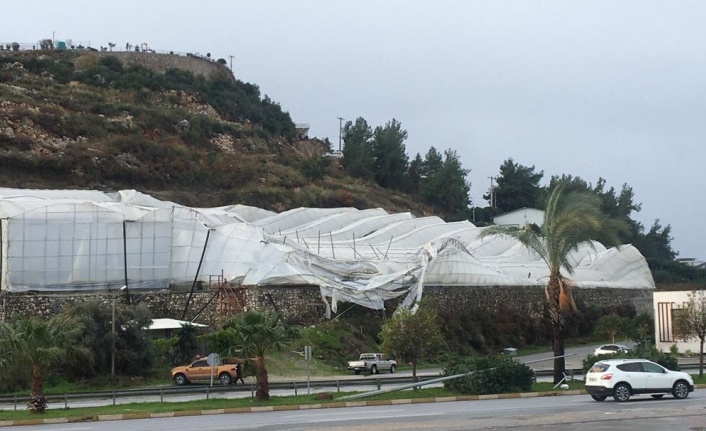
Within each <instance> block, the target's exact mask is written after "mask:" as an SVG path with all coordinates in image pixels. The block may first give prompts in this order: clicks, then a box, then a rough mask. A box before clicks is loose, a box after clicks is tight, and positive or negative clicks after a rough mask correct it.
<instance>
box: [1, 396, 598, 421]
mask: <svg viewBox="0 0 706 431" xmlns="http://www.w3.org/2000/svg"><path fill="white" fill-rule="evenodd" d="M585 393H586V391H585V390H583V389H574V390H570V391H550V392H523V393H513V394H490V395H459V396H456V397H436V398H408V399H398V400H372V401H346V402H331V403H325V404H321V403H319V404H300V405H297V404H293V405H282V406H264V407H235V408H231V409H213V410H183V411H175V412H162V413H125V414H114V415H95V416H69V417H64V418H48V419H21V420H14V421H0V427H11V426H23V425H48V424H66V423H78V422H104V421H119V420H130V419H158V418H170V417H181V416H209V415H223V414H237V413H256V412H276V411H291V410H321V409H336V408H346V407H369V406H389V405H397V404H421V403H444V402H453V401H479V400H499V399H510V398H537V397H554V396H562V395H581V394H585Z"/></svg>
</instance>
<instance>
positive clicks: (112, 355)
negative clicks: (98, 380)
mask: <svg viewBox="0 0 706 431" xmlns="http://www.w3.org/2000/svg"><path fill="white" fill-rule="evenodd" d="M110 325H111V336H110V339H111V342H112V347H111V349H110V377H115V292H113V306H112V312H111V318H110Z"/></svg>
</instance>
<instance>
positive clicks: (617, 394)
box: [613, 383, 630, 403]
mask: <svg viewBox="0 0 706 431" xmlns="http://www.w3.org/2000/svg"><path fill="white" fill-rule="evenodd" d="M613 399H614V400H615V401H618V402H621V403H623V402H625V401H627V400H629V399H630V386H628V385H626V384H625V383H618V384H617V385H615V388H613Z"/></svg>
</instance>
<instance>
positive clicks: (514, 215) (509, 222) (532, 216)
mask: <svg viewBox="0 0 706 431" xmlns="http://www.w3.org/2000/svg"><path fill="white" fill-rule="evenodd" d="M493 222H495V224H497V225H500V226H516V227H523V226H525V225H527V224H536V225H537V226H542V225H543V224H544V211H542V210H538V209H536V208H520V209H518V210H515V211H510V212H509V213H506V214H503V215H499V216H497V217H494V218H493Z"/></svg>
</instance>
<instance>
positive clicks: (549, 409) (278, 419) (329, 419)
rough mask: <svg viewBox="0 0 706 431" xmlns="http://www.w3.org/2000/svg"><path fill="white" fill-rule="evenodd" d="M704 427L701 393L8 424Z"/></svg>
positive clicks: (95, 429)
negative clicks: (602, 399)
mask: <svg viewBox="0 0 706 431" xmlns="http://www.w3.org/2000/svg"><path fill="white" fill-rule="evenodd" d="M702 427H706V391H704V393H700V391H696V392H694V393H692V394H691V396H690V397H689V398H687V399H686V400H675V399H673V398H666V397H665V398H664V399H661V400H654V399H652V398H650V397H647V396H641V397H635V398H633V399H632V400H631V401H630V402H627V403H617V402H615V401H612V400H607V401H605V402H595V401H593V400H592V399H591V398H590V397H589V396H587V395H565V396H560V397H538V398H517V399H504V400H479V401H462V402H439V403H429V404H401V405H391V406H378V407H354V408H340V409H320V410H296V411H279V412H257V413H247V414H228V415H226V414H218V415H208V416H191V417H179V418H158V419H146V420H130V421H109V422H90V423H72V424H56V425H41V426H26V427H15V428H13V429H17V430H42V431H123V430H126V429H129V430H130V431H161V430H169V431H193V430H199V431H226V430H229V431H230V430H233V431H235V430H261V431H279V430H327V431H354V430H356V431H360V430H364V431H382V430H411V431H415V430H418V431H422V430H425V431H427V430H441V431H446V430H490V429H503V430H523V431H528V430H542V431H547V430H549V431H553V430H566V429H571V430H577V431H583V430H586V431H588V430H591V431H595V430H615V429H620V430H626V431H633V430H634V431H645V430H666V429H679V430H700V429H701V428H702Z"/></svg>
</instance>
